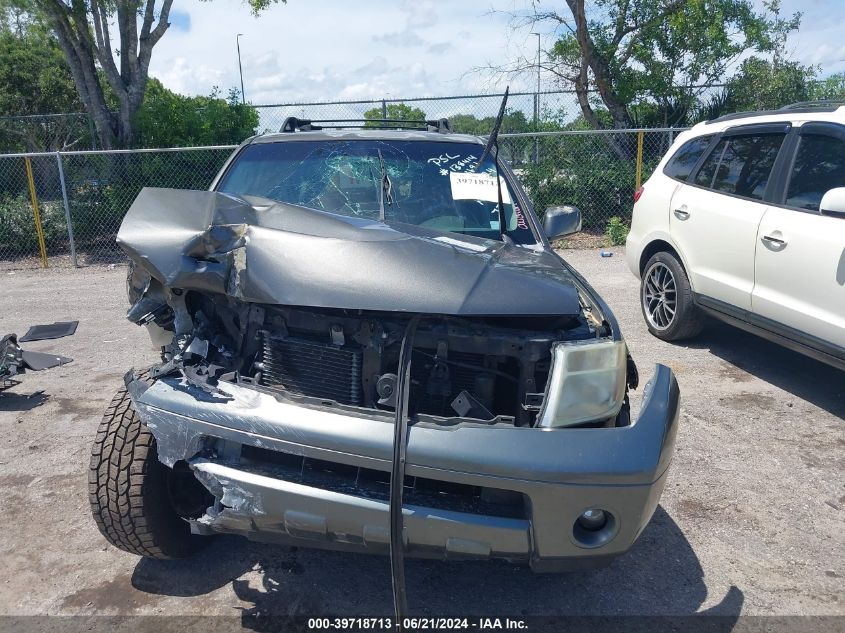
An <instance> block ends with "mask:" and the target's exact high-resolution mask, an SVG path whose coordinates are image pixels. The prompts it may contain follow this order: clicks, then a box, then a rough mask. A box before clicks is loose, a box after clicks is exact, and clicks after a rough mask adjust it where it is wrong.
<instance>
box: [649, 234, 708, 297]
mask: <svg viewBox="0 0 845 633" xmlns="http://www.w3.org/2000/svg"><path fill="white" fill-rule="evenodd" d="M661 252H665V253H669V254H670V255H672V256H673V257H674V258H675V259H677V260H678V263H679V264H680V265H681V268H683V269H684V272H685V273H686V275H687V279H688V280H689V284H690V287H691V288H693V286H692V277H691V276H690V273H689V268H687V265H686V263H685V262H684V258H683V257H682V256H681V253H680V252H679V251H678V249H677V248H675V246H674V245H673V244H672V243H671V242H669V241H668V240H667V239H664V238H662V237H656V238H654V239H652V240H651V241H650V242H649V243H648V244H647V245H646V247H645V248H644V249H643V250H642V252H641V253H640V261H639V264H638V267H639V272H640V278H642V276H643V273H644V272H645V265H646V264H647V263H648V260H650V259H651V258H652V257H654V256H655V255H656V254H657V253H661ZM694 290H695V288H693V291H694Z"/></svg>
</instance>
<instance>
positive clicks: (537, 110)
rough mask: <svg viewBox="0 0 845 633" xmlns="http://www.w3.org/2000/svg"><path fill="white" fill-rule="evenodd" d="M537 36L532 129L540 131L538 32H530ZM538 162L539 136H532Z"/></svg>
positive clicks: (536, 161) (535, 161) (537, 161)
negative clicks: (535, 93) (535, 92)
mask: <svg viewBox="0 0 845 633" xmlns="http://www.w3.org/2000/svg"><path fill="white" fill-rule="evenodd" d="M531 35H536V36H537V95H536V96H535V97H534V130H535V131H536V132H539V131H540V34H539V33H533V32H532V33H531ZM539 162H540V138H539V137H535V138H534V163H535V164H537V163H539Z"/></svg>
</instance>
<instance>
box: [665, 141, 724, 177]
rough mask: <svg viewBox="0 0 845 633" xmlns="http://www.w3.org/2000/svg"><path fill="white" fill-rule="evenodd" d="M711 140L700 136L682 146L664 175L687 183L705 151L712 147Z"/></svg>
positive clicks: (667, 164)
mask: <svg viewBox="0 0 845 633" xmlns="http://www.w3.org/2000/svg"><path fill="white" fill-rule="evenodd" d="M711 138H712V137H711V136H700V137H699V138H694V139H692V140H690V141H687V142H686V143H684V144H683V145H681V147H680V149H679V150H678V151H677V152H675V155H674V156H673V157H672V159H671V160H670V161H669V162H668V163H666V167H664V168H663V173H664V174H666V175H667V176H669V178H674V179H675V180H682V181H686V179H687V178H689V175H690V173H691V172H692V168H693V167H695V164H696V163H697V162H698V159H699V158H701V155H702V154H703V153H704V150H706V149H707V146H708V145H710V140H711Z"/></svg>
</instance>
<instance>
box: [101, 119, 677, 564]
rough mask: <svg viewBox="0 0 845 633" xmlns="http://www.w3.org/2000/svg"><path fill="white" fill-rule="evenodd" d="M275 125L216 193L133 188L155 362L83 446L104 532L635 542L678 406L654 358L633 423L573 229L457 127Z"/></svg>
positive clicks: (483, 554)
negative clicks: (572, 244) (565, 246)
mask: <svg viewBox="0 0 845 633" xmlns="http://www.w3.org/2000/svg"><path fill="white" fill-rule="evenodd" d="M285 129H286V130H289V131H287V132H281V133H278V134H268V135H263V136H258V137H255V138H252V139H250V140H248V141H246V142H245V143H244V144H242V145H241V146H240V147H239V148H238V149H237V150H236V151H235V152H234V153H233V155H232V156H231V158H230V159H229V161H228V162H227V164H226V165H225V166H224V167H223V169H222V170H221V172H220V174H219V175H218V176H217V178H216V179H215V181H214V183H213V184H212V186H211V190H210V191H182V190H168V189H145V190H143V191H142V192H141V193H140V195H139V196H138V198H137V199H136V201H135V202H134V204H133V205H132V207H131V209H130V210H129V212H128V214H127V216H126V218H125V220H124V222H123V225H122V226H121V229H120V232H119V234H118V242H119V243H120V245H121V246H122V248H123V249H124V250H125V251H126V253H127V254H128V256H129V258H130V260H131V267H130V278H129V296H130V302H131V304H132V305H131V308H130V309H129V313H128V318H129V320H130V321H132V322H134V323H137V324H142V325H144V326H146V327H147V328H148V329H149V332H150V335H151V337H152V339H153V341H154V344H155V346H156V347H157V348H161V350H162V362H161V363H160V364H158V365H156V366H154V367H152V368H151V369H149V370H146V371H130V372H129V373H128V374H127V375H126V377H125V383H126V384H125V388H124V389H121V391H120V392H119V393H118V394H117V395H116V396H115V398H114V400H113V401H112V403H111V405H110V407H109V408H108V410H107V412H106V415H105V418H104V420H103V422H102V424H101V426H100V428H99V431H98V433H97V437H96V440H95V442H94V447H93V456H92V460H91V470H90V501H91V506H92V509H93V513H94V517H95V519H96V521H97V524H98V526H99V528H100V531H101V532H102V533H103V535H104V536H105V537H106V539H108V541H109V542H111V543H112V544H114V545H116V546H117V547H119V548H121V549H124V550H127V551H129V552H133V553H135V554H139V555H141V556H148V557H153V558H171V557H181V556H186V555H188V554H190V553H191V552H192V551H193V550H194V549H195V548H196V547H197V546H198V545H199V544H201V542H202V541H203V540H205V539H206V537H207V536H208V535H212V534H216V533H231V534H240V535H244V536H247V537H249V538H250V539H255V540H258V541H267V542H281V543H288V544H298V545H302V546H314V547H324V548H332V549H341V550H351V551H360V552H374V553H388V552H390V553H391V554H396V553H397V548H398V549H399V550H401V551H402V553H403V554H402V555H403V556H404V555H407V556H420V557H436V558H447V559H452V558H464V559H465V558H471V559H487V558H496V559H505V560H508V561H514V562H520V563H526V564H529V565H530V566H531V568H532V569H533V570H535V571H538V572H547V571H561V570H567V569H572V568H575V567H584V566H594V565H597V564H600V563H605V562H609V561H610V560H611V559H612V558H613V557H614V556H617V555H619V554H621V553H623V552H625V551H626V550H627V549H628V548H630V546H631V545H632V543H633V542H634V540H635V539H636V538H637V536H638V535H639V534H640V532H641V531H642V530H643V528H644V527H645V526H646V524H647V523H648V521H649V519H650V518H651V516H652V513H653V512H654V509H655V507H656V505H657V503H658V499H659V497H660V494H661V491H662V489H663V487H664V484H665V481H666V477H667V469H668V467H669V464H670V461H671V457H672V452H673V448H674V443H675V434H676V428H677V421H678V410H679V395H678V387H677V384H676V382H675V379H674V377H673V375H672V373H671V371H670V370H669V369H668V368H667V367H664V366H662V365H658V366H657V367H656V371H655V373H654V376H653V377H652V379H651V381H650V382H649V383H648V385H646V387H645V393H644V395H643V399H642V406H641V407H640V411H639V415H638V417H637V419H636V420H634V419H631V415H630V410H629V405H628V396H627V392H628V389H632V388H636V386H637V371H636V367H635V365H634V363H633V361H632V360H631V358H630V356H629V355H628V353H627V350H626V346H625V342H624V341H623V339H622V336H621V334H620V331H619V327H618V325H617V322H616V320H615V318H614V316H613V314H611V312H610V310H609V309H608V307H607V306H606V305H605V303H604V301H602V299H601V298H600V297H599V296H598V295H597V294H596V292H595V291H594V290H593V289H592V288H591V287H590V286H589V284H588V283H587V282H586V281H585V280H584V279H583V278H582V277H581V276H580V275H579V274H578V273H576V272H575V271H574V270H573V269H572V268H570V267H569V266H568V265H567V264H566V262H564V261H563V260H562V259H561V258H560V257H559V256H558V255H557V254H556V253H555V252H554V251H553V250H552V248H551V246H550V244H549V239H551V238H555V237H559V236H560V235H562V234H565V233H567V232H572V231H575V230H578V229H579V228H580V214H579V213H578V211H577V210H575V209H573V208H567V207H560V208H554V209H550V210H548V211H547V212H546V214H545V219H544V224H541V223H540V222H539V221H538V219H537V217H536V216H535V214H534V212H533V210H532V207H531V204H530V202H529V200H528V198H527V196H526V194H525V191H523V189H522V188H521V187H520V185H519V183H518V182H517V180H516V178H515V177H514V174H513V172H512V171H511V170H510V169H509V167H508V166H507V165H506V164H504V163H503V162H502V161H499V160H498V159H497V158H496V154H497V153H496V152H495V151H490V152H489V153H488V151H487V149H489V148H485V144H484V141H483V140H480V139H478V138H476V137H470V136H464V135H458V134H452V133H449V132H448V128H446V126H445V125H443V123H442V122H441V123H440V124H439V125H432V126H430V128H429V129H428V130H406V129H403V130H394V129H374V130H368V129H321V128H319V127H318V126H317V125H316V124H315V123H314V122H308V121H301V120H299V121H294V122H293V123H291V124H288V125H286V127H285ZM500 210H501V211H500ZM500 218H501V220H500Z"/></svg>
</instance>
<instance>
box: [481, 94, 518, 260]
mask: <svg viewBox="0 0 845 633" xmlns="http://www.w3.org/2000/svg"><path fill="white" fill-rule="evenodd" d="M508 92H510V86H507V87H506V88H505V96H504V97H503V98H502V105H501V106H499V114H498V116H497V117H496V122H495V123H494V124H493V131H492V132H490V136H489V138H488V139H487V145H485V146H484V151H483V152H482V153H481V158H480V159H479V160H478V166H477V167H476V169H481V165H483V164H484V159H486V158H487V156H488V155H489V154H490V151H491V150H492V149H493V147H495V148H496V155H495V156H494V157H493V163H494V164H495V166H496V191H497V193H498V194H499V237H500V238H501V240H502V242H505V243H506V244H507V239H506V238H507V237H508V236H507V229H506V228H505V223H506V222H507V218H505V204H504V201H503V200H502V177H501V175H500V174H499V143H498V141H499V128H501V127H502V119H504V118H505V106H507V104H508Z"/></svg>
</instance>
